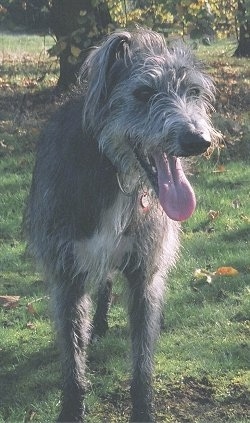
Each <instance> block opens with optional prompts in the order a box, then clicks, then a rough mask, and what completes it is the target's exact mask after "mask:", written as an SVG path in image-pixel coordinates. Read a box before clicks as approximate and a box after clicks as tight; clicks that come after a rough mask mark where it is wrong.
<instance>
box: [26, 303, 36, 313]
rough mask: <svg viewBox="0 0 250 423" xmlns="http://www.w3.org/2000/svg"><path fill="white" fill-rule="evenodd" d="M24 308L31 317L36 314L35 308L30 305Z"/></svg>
mask: <svg viewBox="0 0 250 423" xmlns="http://www.w3.org/2000/svg"><path fill="white" fill-rule="evenodd" d="M26 308H27V312H28V313H29V314H31V315H34V314H36V309H35V307H34V306H33V304H32V303H28V304H27V306H26Z"/></svg>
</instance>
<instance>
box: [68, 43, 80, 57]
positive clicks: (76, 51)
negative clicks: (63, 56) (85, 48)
mask: <svg viewBox="0 0 250 423" xmlns="http://www.w3.org/2000/svg"><path fill="white" fill-rule="evenodd" d="M70 51H71V54H72V56H74V57H76V58H77V57H79V55H80V53H81V49H80V48H79V47H76V46H71V47H70Z"/></svg>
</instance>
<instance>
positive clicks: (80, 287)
mask: <svg viewBox="0 0 250 423" xmlns="http://www.w3.org/2000/svg"><path fill="white" fill-rule="evenodd" d="M53 297H54V298H53V299H54V305H55V322H56V329H57V332H58V338H59V347H60V353H61V357H62V373H63V394H62V407H61V413H60V416H59V417H58V422H82V421H83V418H84V403H83V400H84V394H85V390H86V387H85V384H86V382H85V366H86V347H87V344H88V341H89V335H90V323H89V307H90V300H89V297H88V296H87V295H86V294H85V292H84V275H81V274H79V275H77V276H75V277H74V278H71V279H68V280H67V278H66V275H65V273H64V274H63V277H62V280H61V281H58V283H57V285H56V288H55V289H54V292H53Z"/></svg>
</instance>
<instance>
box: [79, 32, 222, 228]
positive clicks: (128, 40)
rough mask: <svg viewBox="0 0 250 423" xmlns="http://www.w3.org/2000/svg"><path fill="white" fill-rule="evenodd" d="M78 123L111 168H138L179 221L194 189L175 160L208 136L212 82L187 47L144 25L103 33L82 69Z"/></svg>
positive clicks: (200, 147) (212, 135) (206, 142)
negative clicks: (84, 82)
mask: <svg viewBox="0 0 250 423" xmlns="http://www.w3.org/2000/svg"><path fill="white" fill-rule="evenodd" d="M83 75H84V76H85V77H86V79H87V92H86V97H85V106H84V111H83V121H84V127H85V128H88V129H90V130H91V131H92V133H93V134H94V136H95V137H96V138H97V139H98V141H99V143H100V148H102V149H103V151H104V152H105V153H106V154H107V155H108V157H109V158H110V160H111V161H112V162H113V163H114V165H115V166H116V167H117V168H118V170H124V169H125V171H126V172H128V171H129V170H130V169H131V168H133V169H138V168H140V169H143V170H144V172H145V174H146V175H147V178H148V179H149V181H150V183H151V185H152V186H153V187H154V189H155V191H156V193H157V195H158V197H159V200H160V203H161V205H162V207H163V209H164V210H165V212H166V213H167V215H168V216H169V217H170V218H172V219H174V220H184V219H186V218H187V217H188V216H190V215H191V213H192V211H193V210H194V208H195V196H194V193H193V190H192V188H191V186H190V184H189V182H188V181H187V179H186V177H185V175H184V172H183V170H182V167H181V163H180V161H179V159H178V157H180V156H184V157H187V156H191V155H197V154H201V153H204V152H205V151H206V150H207V148H208V147H209V146H210V145H211V142H213V140H215V139H216V136H217V133H216V131H215V130H214V128H213V126H212V124H211V121H210V118H209V115H208V111H209V109H211V102H212V100H213V99H214V85H213V82H212V80H211V78H210V77H209V76H208V75H206V73H205V72H204V71H203V69H202V66H201V65H200V63H199V62H198V61H197V60H196V59H195V58H194V56H193V55H192V53H191V52H190V50H189V49H187V48H186V47H185V46H184V45H181V44H177V45H176V46H174V47H172V48H167V46H166V43H165V41H164V39H163V38H162V37H161V36H160V35H159V34H157V33H155V32H152V31H148V30H142V29H141V30H137V31H135V32H133V33H129V32H127V31H124V32H117V33H114V34H113V35H111V36H110V37H109V38H107V40H106V41H105V42H104V43H103V44H102V45H101V46H100V47H98V48H96V49H95V50H94V51H93V52H92V53H91V54H90V56H89V57H88V59H87V60H86V62H85V65H84V68H83Z"/></svg>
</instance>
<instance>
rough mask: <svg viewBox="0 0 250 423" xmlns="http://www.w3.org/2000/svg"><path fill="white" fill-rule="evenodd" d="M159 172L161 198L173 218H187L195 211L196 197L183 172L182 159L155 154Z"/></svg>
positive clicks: (165, 209) (162, 204) (163, 205)
mask: <svg viewBox="0 0 250 423" xmlns="http://www.w3.org/2000/svg"><path fill="white" fill-rule="evenodd" d="M154 160H155V164H156V167H157V172H158V186H159V200H160V203H161V206H162V208H163V210H164V211H165V213H166V214H167V215H168V217H170V219H172V220H178V221H181V220H186V219H188V218H189V217H190V216H191V214H192V213H193V212H194V210H195V207H196V199H195V194H194V191H193V188H192V186H191V185H190V183H189V181H188V180H187V178H186V176H185V173H184V172H183V169H182V166H181V162H180V159H178V158H176V157H169V158H168V157H167V156H166V155H165V154H161V155H160V154H157V155H154Z"/></svg>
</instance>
